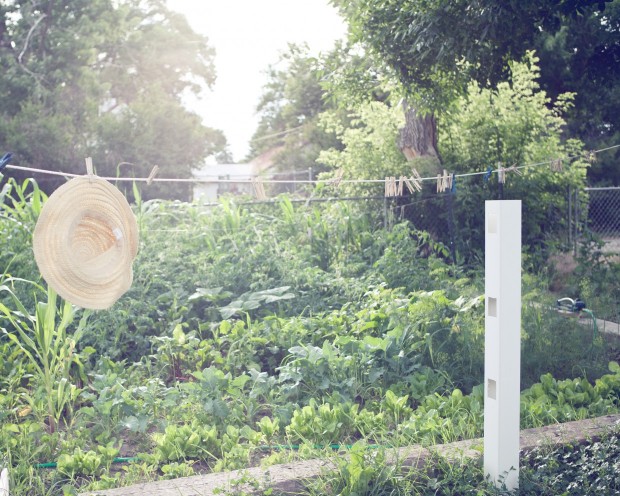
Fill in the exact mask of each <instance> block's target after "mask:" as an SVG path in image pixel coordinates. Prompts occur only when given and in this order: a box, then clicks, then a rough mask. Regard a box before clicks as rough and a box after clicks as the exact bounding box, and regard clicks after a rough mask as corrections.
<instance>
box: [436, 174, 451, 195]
mask: <svg viewBox="0 0 620 496" xmlns="http://www.w3.org/2000/svg"><path fill="white" fill-rule="evenodd" d="M450 189H452V174H448V171H447V170H445V169H444V171H443V175H442V174H437V193H443V192H445V191H446V190H450Z"/></svg>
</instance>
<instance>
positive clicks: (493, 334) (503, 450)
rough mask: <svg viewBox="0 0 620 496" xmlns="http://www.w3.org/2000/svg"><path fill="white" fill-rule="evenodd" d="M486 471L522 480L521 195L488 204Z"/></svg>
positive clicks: (509, 481) (513, 483) (512, 483)
mask: <svg viewBox="0 0 620 496" xmlns="http://www.w3.org/2000/svg"><path fill="white" fill-rule="evenodd" d="M485 217H486V222H485V226H486V227H485V256H484V269H485V338H484V472H485V474H486V475H488V476H489V477H490V479H491V480H492V481H494V482H495V484H496V485H497V486H500V485H501V483H502V481H503V482H504V483H505V484H506V487H507V488H508V489H511V490H512V489H517V488H518V486H519V417H520V405H519V402H520V392H521V383H520V377H521V201H520V200H498V201H487V202H486V205H485Z"/></svg>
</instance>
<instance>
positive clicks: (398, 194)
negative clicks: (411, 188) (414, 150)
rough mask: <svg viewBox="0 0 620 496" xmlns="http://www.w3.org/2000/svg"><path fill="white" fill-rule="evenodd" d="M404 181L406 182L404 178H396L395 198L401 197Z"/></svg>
mask: <svg viewBox="0 0 620 496" xmlns="http://www.w3.org/2000/svg"><path fill="white" fill-rule="evenodd" d="M405 181H407V178H406V177H405V176H400V178H398V188H397V190H396V195H395V196H403V190H404V188H405Z"/></svg>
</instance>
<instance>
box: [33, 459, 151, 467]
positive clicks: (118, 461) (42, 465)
mask: <svg viewBox="0 0 620 496" xmlns="http://www.w3.org/2000/svg"><path fill="white" fill-rule="evenodd" d="M137 461H140V457H138V456H129V457H123V456H121V457H118V458H114V460H112V463H129V462H137ZM57 466H58V463H56V462H44V463H35V464H34V465H33V467H34V468H56V467H57Z"/></svg>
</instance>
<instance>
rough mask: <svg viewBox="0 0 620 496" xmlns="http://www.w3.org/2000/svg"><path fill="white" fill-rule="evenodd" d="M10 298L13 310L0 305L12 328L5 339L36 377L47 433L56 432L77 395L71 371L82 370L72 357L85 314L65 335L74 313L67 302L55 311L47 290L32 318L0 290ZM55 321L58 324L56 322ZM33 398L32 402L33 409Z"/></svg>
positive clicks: (55, 306)
mask: <svg viewBox="0 0 620 496" xmlns="http://www.w3.org/2000/svg"><path fill="white" fill-rule="evenodd" d="M0 291H6V292H8V293H9V294H10V295H11V296H12V297H13V302H14V304H15V306H16V307H17V309H16V310H10V309H9V308H8V307H7V306H5V305H4V304H1V303H0V311H1V312H2V313H3V315H4V316H5V317H6V318H7V319H8V320H9V322H10V323H11V324H12V326H13V329H14V330H15V333H11V332H6V331H5V333H6V336H7V337H8V338H9V339H10V340H11V341H12V342H13V343H15V345H16V346H18V347H19V349H20V350H21V351H22V353H24V355H25V356H26V357H27V358H28V360H29V363H30V364H31V365H32V366H33V367H34V369H35V371H36V373H37V376H36V377H37V380H38V381H39V383H40V385H42V387H43V389H44V397H45V399H44V401H45V403H46V408H47V417H48V425H49V429H50V431H51V432H54V431H55V430H56V428H57V425H58V422H59V421H60V419H61V417H62V416H63V412H64V410H65V408H69V409H71V406H72V404H73V402H75V400H76V399H77V396H78V394H79V390H78V387H77V386H76V385H75V384H72V383H71V377H70V372H71V367H72V365H73V364H76V365H77V366H78V367H82V364H81V361H80V359H79V356H78V355H77V354H76V353H75V347H76V343H77V342H78V341H79V339H80V337H81V335H82V334H83V332H84V330H85V328H86V323H87V320H88V316H89V312H84V314H83V315H82V318H81V319H80V321H79V324H78V325H77V327H76V329H75V331H74V333H73V336H71V337H70V336H68V335H67V329H68V327H69V326H70V325H71V324H72V322H73V319H74V316H75V310H74V308H73V306H72V305H71V304H70V303H69V302H64V304H63V305H62V306H61V308H60V310H59V309H58V307H57V300H56V293H55V292H54V291H53V290H52V289H51V288H48V290H47V301H46V302H38V303H37V306H36V311H35V314H34V315H30V314H29V312H28V311H27V310H26V308H25V307H24V306H23V305H22V303H21V302H20V300H19V299H18V298H17V297H16V296H15V294H14V293H13V292H12V291H11V289H10V288H9V287H8V286H2V287H0ZM57 318H59V319H60V320H59V321H57ZM36 402H37V398H36V397H33V398H32V403H33V405H36Z"/></svg>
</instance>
